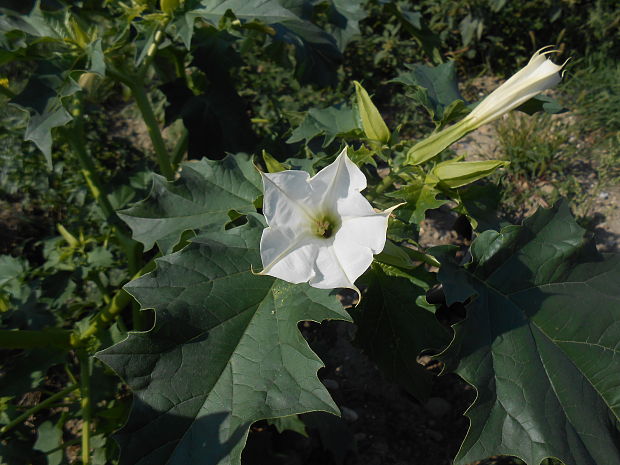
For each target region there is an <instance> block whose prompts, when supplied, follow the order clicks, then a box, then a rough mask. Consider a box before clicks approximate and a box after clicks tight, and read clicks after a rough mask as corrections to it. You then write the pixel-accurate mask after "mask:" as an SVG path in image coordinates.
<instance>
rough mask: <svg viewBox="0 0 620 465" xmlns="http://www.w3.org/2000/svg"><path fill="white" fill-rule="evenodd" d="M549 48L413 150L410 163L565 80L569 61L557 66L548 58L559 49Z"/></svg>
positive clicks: (417, 161)
mask: <svg viewBox="0 0 620 465" xmlns="http://www.w3.org/2000/svg"><path fill="white" fill-rule="evenodd" d="M546 48H548V47H545V48H542V49H540V50H539V51H537V52H536V53H535V54H534V55H533V56H532V58H531V59H530V61H529V63H528V64H527V65H526V66H525V67H524V68H523V69H521V70H520V71H518V72H517V73H516V74H515V75H513V76H512V77H511V78H510V79H508V80H507V81H506V82H504V83H503V84H502V85H501V86H499V87H498V88H497V89H495V90H494V91H493V92H491V94H490V95H488V96H487V97H486V98H485V99H484V100H483V101H482V102H480V103H479V104H478V106H476V108H474V109H473V110H472V111H471V113H469V114H468V115H467V116H466V117H465V118H463V119H462V120H461V121H459V122H458V123H456V124H453V125H452V126H449V127H447V128H445V129H443V130H441V131H439V132H435V133H433V134H432V135H431V136H430V137H427V138H426V139H424V140H422V141H420V142H418V143H417V144H416V145H414V146H413V147H412V148H411V149H409V152H407V159H406V163H407V164H410V165H417V164H419V163H422V162H425V161H426V160H430V159H431V158H433V157H434V156H435V155H437V154H439V153H440V152H441V151H442V150H444V149H445V148H447V147H449V146H450V145H452V143H454V142H456V141H457V140H459V139H460V138H461V137H463V136H465V135H466V134H468V133H470V132H471V131H473V130H475V129H477V128H479V127H480V126H482V125H483V124H487V123H490V122H491V121H493V120H495V119H497V118H499V117H500V116H502V115H504V114H505V113H508V112H509V111H510V110H514V109H515V108H517V107H518V106H520V105H522V104H524V103H525V102H527V101H528V100H529V99H531V98H532V97H535V96H536V95H538V94H539V93H541V92H542V91H544V90H547V89H550V88H551V87H553V86H555V85H556V84H558V83H559V82H560V81H561V80H562V73H561V71H562V68H563V67H564V65H565V64H566V62H565V63H564V64H562V65H556V64H555V63H553V62H552V61H551V60H549V59H547V57H546V55H548V54H550V53H554V52H556V50H547V51H544V52H543V50H545V49H546Z"/></svg>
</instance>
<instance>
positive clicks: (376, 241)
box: [334, 210, 391, 276]
mask: <svg viewBox="0 0 620 465" xmlns="http://www.w3.org/2000/svg"><path fill="white" fill-rule="evenodd" d="M390 212H391V210H390V211H389V212H387V213H386V212H384V213H374V214H372V215H368V216H360V217H354V218H344V219H343V221H342V226H341V227H340V229H339V230H338V232H337V233H336V239H335V241H334V247H336V249H339V247H340V246H341V245H343V244H355V245H358V246H361V247H366V248H368V249H369V250H370V251H372V253H373V254H378V253H381V251H382V250H383V247H385V235H386V231H387V225H388V217H389V215H390ZM364 271H365V270H364ZM364 271H362V273H363V272H364ZM360 274H361V273H360ZM358 276H359V275H358Z"/></svg>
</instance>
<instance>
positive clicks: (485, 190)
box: [455, 184, 508, 232]
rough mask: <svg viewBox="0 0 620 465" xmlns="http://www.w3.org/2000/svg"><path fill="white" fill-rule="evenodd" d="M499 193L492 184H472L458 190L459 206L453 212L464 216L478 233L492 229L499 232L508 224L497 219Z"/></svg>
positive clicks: (497, 188) (496, 187)
mask: <svg viewBox="0 0 620 465" xmlns="http://www.w3.org/2000/svg"><path fill="white" fill-rule="evenodd" d="M501 195H502V194H501V191H500V189H499V187H498V186H496V185H494V184H485V185H478V184H472V185H470V186H467V187H466V188H462V189H459V190H458V199H459V200H460V205H459V207H458V208H456V209H455V211H457V212H459V213H461V214H463V215H466V216H467V217H468V218H469V221H470V222H471V224H472V228H474V229H475V230H476V231H478V232H482V231H486V230H488V229H494V230H495V231H499V230H500V228H502V227H503V226H507V225H508V223H507V222H505V221H501V220H500V219H499V218H498V210H499V202H500V200H501Z"/></svg>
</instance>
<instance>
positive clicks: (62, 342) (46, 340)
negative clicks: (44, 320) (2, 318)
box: [0, 329, 73, 349]
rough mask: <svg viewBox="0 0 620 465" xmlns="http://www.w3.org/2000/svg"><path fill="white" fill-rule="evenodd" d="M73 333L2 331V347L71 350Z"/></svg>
mask: <svg viewBox="0 0 620 465" xmlns="http://www.w3.org/2000/svg"><path fill="white" fill-rule="evenodd" d="M72 334H73V333H72V331H69V330H65V329H45V330H41V331H34V330H20V329H0V347H2V348H3V349H38V348H41V349H51V348H61V349H69V348H70V347H71V343H72Z"/></svg>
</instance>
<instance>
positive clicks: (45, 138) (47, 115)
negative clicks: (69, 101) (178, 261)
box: [11, 63, 80, 167]
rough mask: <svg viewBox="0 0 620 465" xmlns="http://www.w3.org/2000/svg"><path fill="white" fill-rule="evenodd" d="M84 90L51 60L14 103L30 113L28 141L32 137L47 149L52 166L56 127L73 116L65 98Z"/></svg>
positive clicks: (43, 65) (40, 68)
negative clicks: (64, 101)
mask: <svg viewBox="0 0 620 465" xmlns="http://www.w3.org/2000/svg"><path fill="white" fill-rule="evenodd" d="M79 90H80V86H79V85H78V84H77V83H76V82H75V81H74V80H73V79H72V78H71V77H70V76H69V75H68V73H67V72H62V71H61V70H59V69H57V68H56V67H55V66H53V65H51V64H49V63H41V64H39V66H38V68H37V70H36V71H35V73H34V75H33V76H32V77H31V78H30V80H29V81H28V84H27V85H26V87H25V88H24V89H23V90H22V92H21V93H20V94H19V95H18V96H17V97H15V98H14V99H12V101H11V104H13V105H16V106H18V107H19V108H21V109H22V110H25V111H27V112H28V113H29V114H30V119H29V121H28V127H27V128H26V133H25V135H24V140H30V141H32V142H34V143H35V144H36V146H37V147H38V148H39V149H40V150H41V152H43V155H45V159H46V160H47V164H48V166H49V167H51V166H52V129H54V128H57V127H60V126H64V125H65V124H67V123H68V122H69V121H71V119H72V118H71V115H70V114H69V112H68V111H67V110H65V108H64V107H63V105H62V98H63V97H68V96H70V95H72V94H74V93H75V92H77V91H79Z"/></svg>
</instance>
